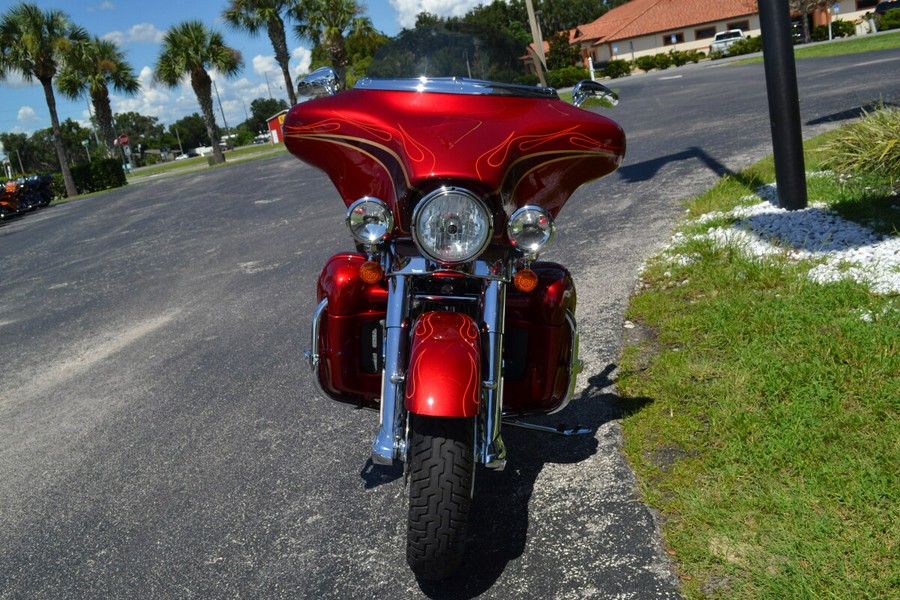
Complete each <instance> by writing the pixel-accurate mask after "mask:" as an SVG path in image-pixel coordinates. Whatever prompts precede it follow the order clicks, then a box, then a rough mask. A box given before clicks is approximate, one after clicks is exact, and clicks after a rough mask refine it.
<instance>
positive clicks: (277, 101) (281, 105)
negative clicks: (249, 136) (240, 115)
mask: <svg viewBox="0 0 900 600" xmlns="http://www.w3.org/2000/svg"><path fill="white" fill-rule="evenodd" d="M287 108H290V107H289V106H288V105H287V102H285V101H284V100H282V99H281V98H257V99H256V100H254V101H253V102H251V103H250V118H249V119H248V120H247V121H245V122H244V123H243V126H244V128H246V129H247V131H250V132H252V133H253V135H254V137H255V136H257V135H259V133H260V132H263V131H266V130H267V129H268V128H269V125H268V123H267V121H266V119H268V118H269V117H271V116H272V115H275V114H278V113H279V112H281V111H283V110H285V109H287Z"/></svg>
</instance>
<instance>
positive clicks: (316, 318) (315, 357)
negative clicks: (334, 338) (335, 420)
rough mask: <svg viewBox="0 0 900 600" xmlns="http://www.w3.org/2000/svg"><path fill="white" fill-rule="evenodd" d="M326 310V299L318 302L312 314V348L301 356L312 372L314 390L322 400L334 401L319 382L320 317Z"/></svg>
mask: <svg viewBox="0 0 900 600" xmlns="http://www.w3.org/2000/svg"><path fill="white" fill-rule="evenodd" d="M327 308H328V298H323V299H322V301H321V302H319V306H317V307H316V311H315V312H314V313H313V318H312V327H311V338H312V347H310V348H308V349H307V350H306V352H304V353H303V355H304V357H306V361H307V362H308V363H309V368H310V369H311V370H312V375H313V384H315V386H316V390H317V391H318V392H319V394H320V395H321V396H322V397H323V398H327V399H329V400H334V398H332V397H331V395H330V394H328V393H326V392H325V389H324V388H323V387H322V382H321V381H319V328H320V326H321V325H320V324H321V322H322V315H324V314H325V309H327Z"/></svg>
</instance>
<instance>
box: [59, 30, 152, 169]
mask: <svg viewBox="0 0 900 600" xmlns="http://www.w3.org/2000/svg"><path fill="white" fill-rule="evenodd" d="M110 87H112V88H113V89H114V90H116V91H117V92H119V93H122V94H127V95H129V96H134V95H135V94H137V92H138V90H140V89H141V84H140V83H139V82H138V79H137V77H135V75H134V70H133V69H132V68H131V65H130V64H128V62H127V61H126V60H125V55H124V54H123V53H122V52H121V51H120V50H119V48H118V47H117V46H116V44H115V42H112V41H109V40H101V39H100V38H98V37H96V36H95V37H94V38H93V39H91V40H90V41H88V42H84V43H81V44H77V45H76V46H74V47H73V49H72V52H70V53H69V55H68V56H67V57H66V61H65V64H64V65H63V68H62V69H60V72H59V77H57V79H56V89H58V90H59V91H60V92H61V93H62V94H63V95H65V96H67V97H69V98H72V99H73V100H74V99H76V98H78V97H79V96H82V95H84V94H87V95H88V96H90V98H91V104H92V105H93V107H94V116H95V117H96V119H97V128H98V129H99V130H100V139H101V140H102V142H101V143H102V144H103V146H104V148H105V149H106V154H107V156H112V154H113V151H114V145H113V142H114V140H115V138H116V132H115V128H114V127H113V113H112V106H111V105H110V103H109V88H110Z"/></svg>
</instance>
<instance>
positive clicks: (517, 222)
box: [506, 204, 556, 259]
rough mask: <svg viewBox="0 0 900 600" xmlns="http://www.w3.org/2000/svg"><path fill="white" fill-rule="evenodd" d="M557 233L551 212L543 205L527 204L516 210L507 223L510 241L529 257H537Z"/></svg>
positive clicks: (507, 234)
mask: <svg viewBox="0 0 900 600" xmlns="http://www.w3.org/2000/svg"><path fill="white" fill-rule="evenodd" d="M555 233H556V225H555V224H554V222H553V217H552V216H550V213H549V212H547V210H546V209H545V208H543V207H541V206H536V205H532V204H529V205H526V206H523V207H521V208H519V209H518V210H516V211H515V212H514V213H513V214H512V215H510V217H509V221H508V222H507V224H506V237H507V238H508V239H509V243H510V244H512V246H513V247H514V248H516V249H518V250H519V251H520V252H522V253H524V254H525V255H526V256H527V257H529V258H532V259H533V258H537V256H538V255H539V254H540V253H541V252H543V251H544V250H545V249H546V248H547V246H549V244H550V242H551V241H553V236H554V234H555Z"/></svg>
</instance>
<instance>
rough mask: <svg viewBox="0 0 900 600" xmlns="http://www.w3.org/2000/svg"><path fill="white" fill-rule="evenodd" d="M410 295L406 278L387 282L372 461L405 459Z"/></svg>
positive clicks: (402, 277) (384, 461)
mask: <svg viewBox="0 0 900 600" xmlns="http://www.w3.org/2000/svg"><path fill="white" fill-rule="evenodd" d="M408 315H409V292H408V290H407V278H406V277H405V276H400V277H391V278H390V279H389V280H388V301H387V314H386V316H385V336H384V337H385V341H384V372H383V373H382V375H381V410H380V419H381V422H380V425H379V427H378V433H376V434H375V440H374V442H373V443H372V462H374V463H377V464H388V465H389V464H391V463H392V462H393V460H394V459H395V458H399V459H401V460H405V459H406V456H405V454H406V452H405V443H404V440H405V438H404V430H403V426H402V425H403V412H404V402H403V381H405V373H404V371H405V368H406V365H405V364H403V363H402V361H403V360H404V359H405V357H406V336H407V333H408V332H407V328H408V324H407V316H408Z"/></svg>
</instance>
